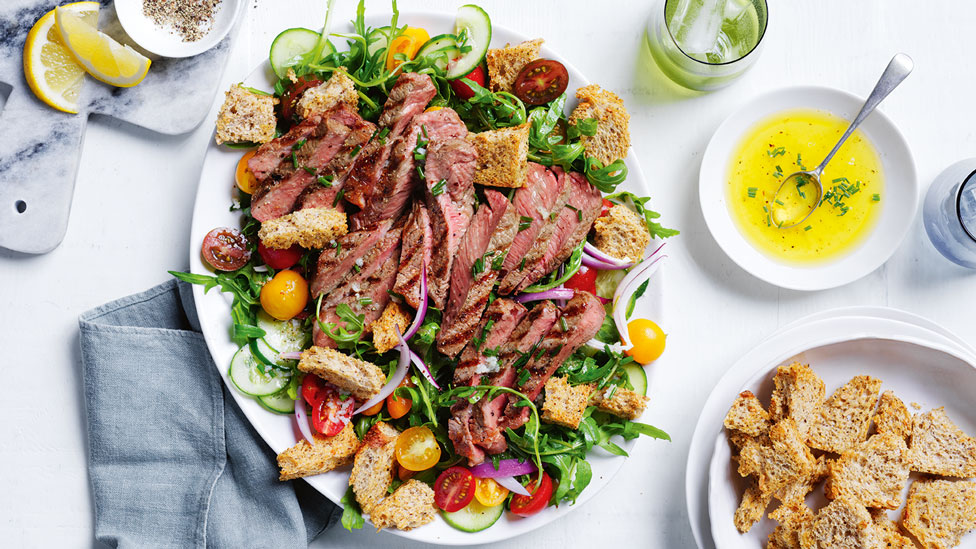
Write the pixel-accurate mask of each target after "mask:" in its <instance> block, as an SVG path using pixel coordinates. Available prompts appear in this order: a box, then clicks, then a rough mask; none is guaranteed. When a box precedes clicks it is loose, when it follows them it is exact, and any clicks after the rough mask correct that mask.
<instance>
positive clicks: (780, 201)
mask: <svg viewBox="0 0 976 549" xmlns="http://www.w3.org/2000/svg"><path fill="white" fill-rule="evenodd" d="M776 203H777V204H779V205H780V206H785V205H786V204H783V201H782V200H780V199H778V198H777V199H776Z"/></svg>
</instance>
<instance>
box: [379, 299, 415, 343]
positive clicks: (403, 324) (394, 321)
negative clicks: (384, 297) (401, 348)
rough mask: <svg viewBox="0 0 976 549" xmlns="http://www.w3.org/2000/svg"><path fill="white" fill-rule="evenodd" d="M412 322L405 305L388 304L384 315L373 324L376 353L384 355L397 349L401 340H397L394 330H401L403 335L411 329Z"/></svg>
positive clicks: (392, 302)
mask: <svg viewBox="0 0 976 549" xmlns="http://www.w3.org/2000/svg"><path fill="white" fill-rule="evenodd" d="M412 320H413V319H412V318H410V314H409V313H408V312H407V310H406V309H405V308H404V307H403V305H400V304H399V303H396V302H394V301H391V302H390V303H388V304H387V305H386V308H385V309H383V314H381V315H380V317H379V318H378V319H376V321H374V322H373V324H372V330H373V346H374V347H376V352H378V353H380V354H383V353H385V352H387V351H389V350H390V349H392V348H394V347H396V346H397V345H398V344H399V343H400V340H399V339H397V335H396V331H394V328H399V329H400V334H401V335H402V334H403V333H404V332H405V331H406V329H407V328H409V327H410V322H411V321H412Z"/></svg>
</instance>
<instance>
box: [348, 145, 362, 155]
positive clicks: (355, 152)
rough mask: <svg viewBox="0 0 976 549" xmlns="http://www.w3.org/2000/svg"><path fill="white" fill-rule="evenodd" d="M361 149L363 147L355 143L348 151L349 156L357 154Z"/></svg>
mask: <svg viewBox="0 0 976 549" xmlns="http://www.w3.org/2000/svg"><path fill="white" fill-rule="evenodd" d="M361 150H363V147H362V146H361V145H356V146H355V147H353V149H352V152H351V153H349V156H350V157H354V156H356V155H357V154H359V151H361Z"/></svg>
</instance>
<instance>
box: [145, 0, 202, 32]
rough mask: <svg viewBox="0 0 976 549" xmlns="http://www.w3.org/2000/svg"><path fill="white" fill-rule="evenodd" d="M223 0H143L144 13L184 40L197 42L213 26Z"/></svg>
mask: <svg viewBox="0 0 976 549" xmlns="http://www.w3.org/2000/svg"><path fill="white" fill-rule="evenodd" d="M220 2H221V0H142V13H143V14H144V15H145V16H146V17H148V18H149V19H151V20H152V22H153V23H155V24H156V26H157V27H160V28H169V29H170V30H171V31H172V32H173V33H175V34H178V35H179V36H180V37H181V38H182V39H183V41H184V42H196V41H197V40H200V39H201V38H203V37H204V36H206V35H207V33H209V32H210V29H211V28H213V23H214V15H215V14H216V13H217V8H218V7H220Z"/></svg>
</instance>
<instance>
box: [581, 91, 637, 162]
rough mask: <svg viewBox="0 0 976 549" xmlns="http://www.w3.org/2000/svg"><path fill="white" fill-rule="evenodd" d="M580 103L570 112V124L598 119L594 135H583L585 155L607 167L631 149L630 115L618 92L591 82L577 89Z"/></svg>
mask: <svg viewBox="0 0 976 549" xmlns="http://www.w3.org/2000/svg"><path fill="white" fill-rule="evenodd" d="M576 98H577V99H579V104H578V105H577V106H576V108H575V109H573V112H572V114H570V115H569V123H570V124H577V123H579V122H580V121H582V120H586V119H587V118H593V119H596V121H597V126H596V133H595V134H594V135H581V136H580V143H582V144H583V147H584V149H585V150H586V156H589V157H592V158H595V159H597V160H599V161H600V162H601V163H602V164H603V165H604V166H608V165H610V164H611V163H613V162H614V161H616V160H617V159H620V158H623V157H625V156H627V150H628V149H629V148H630V115H629V114H627V109H625V108H624V102H623V100H622V99H620V97H618V96H617V94H615V93H613V92H611V91H607V90H604V89H602V88H600V86H597V85H596V84H590V85H589V86H584V87H582V88H580V89H578V90H576Z"/></svg>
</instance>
